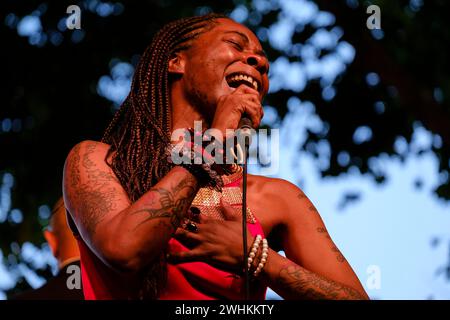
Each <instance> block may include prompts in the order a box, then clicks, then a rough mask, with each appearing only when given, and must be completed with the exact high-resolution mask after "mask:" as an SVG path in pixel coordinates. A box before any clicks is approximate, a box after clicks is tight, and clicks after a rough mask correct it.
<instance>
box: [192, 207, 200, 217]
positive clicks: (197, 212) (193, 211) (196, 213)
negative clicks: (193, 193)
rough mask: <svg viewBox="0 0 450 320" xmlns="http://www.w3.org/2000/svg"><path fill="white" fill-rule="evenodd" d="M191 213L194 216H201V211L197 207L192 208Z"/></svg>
mask: <svg viewBox="0 0 450 320" xmlns="http://www.w3.org/2000/svg"><path fill="white" fill-rule="evenodd" d="M191 213H192V214H194V215H199V214H200V209H199V208H197V207H191Z"/></svg>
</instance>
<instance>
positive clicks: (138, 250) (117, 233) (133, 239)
mask: <svg viewBox="0 0 450 320" xmlns="http://www.w3.org/2000/svg"><path fill="white" fill-rule="evenodd" d="M197 191H198V184H197V180H196V179H195V178H194V177H193V176H192V175H191V174H190V173H189V172H188V171H187V170H185V169H183V168H181V167H175V168H173V169H172V170H171V171H170V172H169V173H168V174H167V175H166V176H165V177H164V178H163V179H161V180H160V181H159V182H158V183H157V184H156V185H154V186H153V187H152V188H151V189H150V190H149V191H147V192H146V193H145V194H144V195H143V196H142V197H141V198H140V199H139V200H137V201H136V202H135V203H133V204H132V205H130V206H129V207H128V208H127V209H125V210H123V211H122V212H120V213H119V214H118V215H117V216H115V217H114V218H113V219H112V220H111V221H109V222H108V225H109V226H107V227H106V228H107V229H105V232H108V235H104V236H102V238H103V239H110V240H111V242H110V243H109V246H110V247H109V250H111V251H112V252H113V256H114V252H116V253H117V252H118V251H122V252H125V254H124V255H121V254H116V255H115V256H116V257H119V259H118V260H119V261H116V263H117V264H119V265H121V264H122V265H123V264H125V266H126V269H131V270H139V269H141V268H143V267H145V266H146V265H147V264H148V263H150V262H151V261H152V260H153V259H154V258H156V257H157V256H159V254H161V252H162V250H163V248H164V247H165V246H166V245H167V242H168V241H169V239H170V238H171V236H172V234H173V233H174V232H175V230H176V229H177V228H178V226H179V225H180V224H181V222H182V220H183V219H184V216H185V214H186V212H187V209H188V208H189V206H190V204H191V202H192V200H193V199H194V197H195V195H196V193H197ZM123 260H126V261H123ZM113 264H114V263H113Z"/></svg>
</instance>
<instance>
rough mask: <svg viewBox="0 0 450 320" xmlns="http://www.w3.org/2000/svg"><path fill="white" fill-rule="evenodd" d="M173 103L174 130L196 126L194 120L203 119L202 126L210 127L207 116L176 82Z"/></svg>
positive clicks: (172, 91) (204, 127) (172, 95)
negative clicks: (193, 103)
mask: <svg viewBox="0 0 450 320" xmlns="http://www.w3.org/2000/svg"><path fill="white" fill-rule="evenodd" d="M171 105H172V128H171V129H172V131H174V130H176V129H180V128H194V121H201V122H202V128H203V129H207V128H209V123H208V121H207V120H206V118H205V117H204V116H203V115H202V114H201V113H200V112H199V110H198V108H196V107H195V106H194V105H192V104H191V103H189V102H188V100H187V99H186V98H185V97H184V96H183V94H181V93H180V90H179V88H177V86H176V85H175V84H174V85H173V86H172V90H171Z"/></svg>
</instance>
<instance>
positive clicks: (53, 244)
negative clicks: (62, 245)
mask: <svg viewBox="0 0 450 320" xmlns="http://www.w3.org/2000/svg"><path fill="white" fill-rule="evenodd" d="M44 238H45V240H47V243H48V245H49V246H50V249H51V250H52V254H53V256H54V257H55V258H58V254H59V253H58V239H57V238H56V236H55V234H54V233H53V232H51V231H49V230H45V231H44Z"/></svg>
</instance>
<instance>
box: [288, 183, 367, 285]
mask: <svg viewBox="0 0 450 320" xmlns="http://www.w3.org/2000/svg"><path fill="white" fill-rule="evenodd" d="M281 189H282V190H283V193H282V194H283V195H284V200H285V201H283V203H284V206H285V215H284V217H283V219H284V223H283V224H284V229H285V230H286V232H285V233H284V234H283V239H282V243H283V248H284V251H285V253H286V257H287V258H288V259H290V260H292V261H294V262H296V263H297V264H299V265H301V266H302V267H304V268H305V269H307V270H309V271H311V272H315V273H317V274H319V275H322V276H325V277H327V278H329V279H331V280H334V281H337V282H340V283H342V284H344V285H348V286H350V287H352V288H354V289H357V290H358V291H362V292H364V289H363V288H362V286H361V283H360V282H359V280H358V278H357V276H356V274H355V273H354V271H353V269H352V268H351V266H350V264H349V263H348V262H347V260H346V259H345V257H344V256H343V254H342V253H341V252H340V251H339V249H338V248H337V246H336V245H335V244H334V242H333V240H332V239H331V237H330V235H329V234H328V231H327V229H326V227H325V224H324V222H323V220H322V218H321V217H320V214H319V212H318V211H317V209H316V208H315V206H314V205H313V204H312V202H311V201H310V200H309V199H308V198H307V197H306V195H305V194H304V193H303V192H302V191H301V190H300V189H299V188H298V187H296V186H295V185H293V184H291V183H289V182H287V181H283V182H282V186H281Z"/></svg>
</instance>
